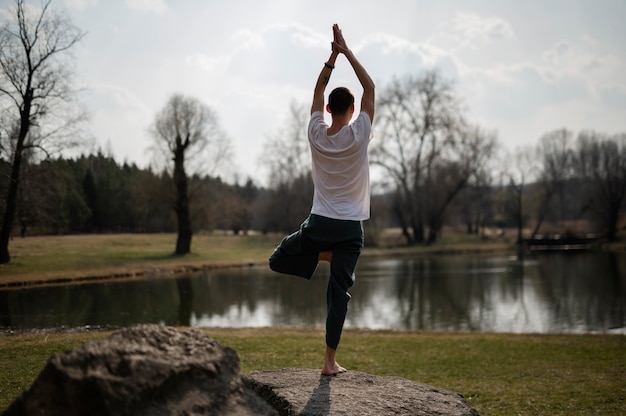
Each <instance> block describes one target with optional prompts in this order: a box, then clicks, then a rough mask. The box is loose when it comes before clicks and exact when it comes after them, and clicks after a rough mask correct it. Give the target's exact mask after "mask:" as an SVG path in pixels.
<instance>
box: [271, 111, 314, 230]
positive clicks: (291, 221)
mask: <svg viewBox="0 0 626 416" xmlns="http://www.w3.org/2000/svg"><path fill="white" fill-rule="evenodd" d="M308 121H309V113H308V108H307V107H306V106H305V105H303V104H299V103H297V102H295V101H292V102H291V104H290V106H289V112H288V114H287V115H286V118H285V124H284V127H283V128H281V129H280V130H278V131H277V132H275V133H273V134H271V135H269V136H268V137H267V141H266V144H265V146H264V151H263V153H262V155H261V163H262V164H264V165H265V166H266V167H267V169H268V172H269V186H270V191H269V194H268V195H267V197H266V198H265V199H264V206H263V207H262V208H261V209H262V212H263V214H262V216H263V218H262V223H263V225H262V228H263V229H265V230H270V229H271V230H276V231H281V232H290V231H293V230H294V229H295V228H297V226H298V225H299V224H300V222H301V221H302V218H304V217H306V215H307V214H308V211H310V209H311V201H312V197H313V180H312V177H311V153H310V150H309V141H308V139H307V124H308Z"/></svg>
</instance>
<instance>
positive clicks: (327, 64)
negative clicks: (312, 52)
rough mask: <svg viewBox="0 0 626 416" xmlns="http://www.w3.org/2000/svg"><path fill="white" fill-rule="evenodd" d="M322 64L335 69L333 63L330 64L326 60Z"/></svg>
mask: <svg viewBox="0 0 626 416" xmlns="http://www.w3.org/2000/svg"><path fill="white" fill-rule="evenodd" d="M324 66H325V67H326V68H328V69H335V65H331V64H329V63H328V62H324Z"/></svg>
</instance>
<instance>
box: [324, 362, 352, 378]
mask: <svg viewBox="0 0 626 416" xmlns="http://www.w3.org/2000/svg"><path fill="white" fill-rule="evenodd" d="M346 371H348V370H346V369H345V368H343V367H342V366H340V365H339V364H337V361H335V362H334V364H328V365H327V364H324V368H322V375H324V376H336V375H337V374H340V373H345V372H346Z"/></svg>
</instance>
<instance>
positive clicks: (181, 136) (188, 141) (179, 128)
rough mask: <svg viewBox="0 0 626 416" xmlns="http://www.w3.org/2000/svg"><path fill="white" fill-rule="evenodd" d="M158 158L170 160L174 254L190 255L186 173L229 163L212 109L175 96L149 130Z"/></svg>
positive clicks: (223, 136) (228, 150)
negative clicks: (173, 193) (174, 233)
mask: <svg viewBox="0 0 626 416" xmlns="http://www.w3.org/2000/svg"><path fill="white" fill-rule="evenodd" d="M150 130H151V133H152V135H153V137H154V140H155V144H156V149H157V151H158V154H159V155H160V156H162V157H163V158H164V159H167V158H170V159H171V160H173V162H174V164H173V172H172V179H173V184H174V192H175V196H174V202H173V205H174V211H175V213H176V218H177V221H178V237H177V239H176V250H175V253H176V254H179V255H180V254H187V253H189V252H190V251H191V239H192V234H193V232H192V224H191V216H190V209H189V201H190V198H191V194H192V193H191V191H190V186H189V180H188V176H187V175H188V173H189V174H191V173H198V172H200V171H204V172H207V171H212V172H215V171H216V169H217V168H218V167H219V165H220V164H223V163H227V162H228V161H229V160H230V159H231V147H230V142H229V141H228V140H227V138H226V134H225V133H224V132H223V130H222V129H221V128H220V125H219V122H218V118H217V116H216V114H215V113H214V112H213V111H212V110H211V108H209V107H207V106H206V105H204V104H202V103H201V102H200V101H199V100H197V99H195V98H192V97H186V96H183V95H181V94H175V95H172V96H171V97H170V99H169V100H168V101H167V103H166V104H165V107H164V108H163V109H162V110H161V111H160V112H159V113H157V115H156V117H155V120H154V123H153V124H152V126H151V129H150Z"/></svg>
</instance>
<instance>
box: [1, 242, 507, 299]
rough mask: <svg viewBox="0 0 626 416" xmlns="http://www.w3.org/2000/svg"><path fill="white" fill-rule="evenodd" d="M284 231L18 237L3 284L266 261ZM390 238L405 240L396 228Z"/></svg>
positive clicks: (376, 251) (479, 246) (461, 245)
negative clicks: (180, 236) (184, 243)
mask: <svg viewBox="0 0 626 416" xmlns="http://www.w3.org/2000/svg"><path fill="white" fill-rule="evenodd" d="M281 237H282V235H278V234H270V235H260V234H255V235H248V236H243V235H242V236H235V235H226V234H222V233H213V234H210V235H197V236H195V237H194V239H193V244H192V253H190V254H188V255H186V256H175V255H173V254H172V253H173V251H174V245H175V242H176V235H175V234H97V235H68V236H42V237H27V238H15V239H13V240H11V244H10V247H9V248H10V252H11V256H12V259H11V263H10V264H7V265H0V288H2V287H13V286H21V285H34V284H45V283H70V282H76V281H80V280H90V279H109V278H136V277H142V276H144V275H146V274H168V273H171V272H176V271H183V270H189V269H192V270H193V269H199V268H204V267H223V266H238V265H248V264H264V263H266V262H267V258H268V256H269V255H270V253H271V252H272V250H273V249H274V247H276V245H277V244H278V242H279V241H280V239H281ZM386 239H387V241H391V242H393V243H396V242H397V241H399V240H400V238H399V236H398V235H397V233H393V232H390V233H389V235H388V236H387V237H386ZM508 249H510V245H509V244H508V243H507V242H505V241H502V240H483V239H481V238H479V237H478V236H468V235H465V234H448V235H444V237H443V239H442V241H440V242H438V243H437V244H436V245H434V246H431V247H423V246H419V247H395V248H385V249H380V248H366V249H365V250H364V255H388V254H389V253H390V252H392V251H393V252H394V254H397V255H419V254H428V253H448V252H469V251H472V252H476V251H486V252H493V251H495V250H508Z"/></svg>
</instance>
